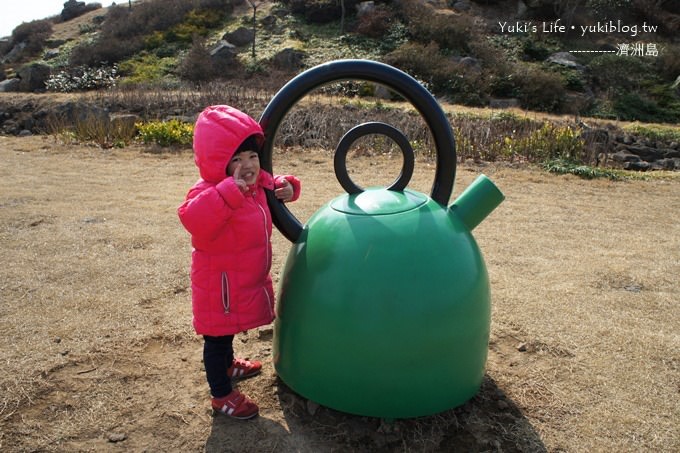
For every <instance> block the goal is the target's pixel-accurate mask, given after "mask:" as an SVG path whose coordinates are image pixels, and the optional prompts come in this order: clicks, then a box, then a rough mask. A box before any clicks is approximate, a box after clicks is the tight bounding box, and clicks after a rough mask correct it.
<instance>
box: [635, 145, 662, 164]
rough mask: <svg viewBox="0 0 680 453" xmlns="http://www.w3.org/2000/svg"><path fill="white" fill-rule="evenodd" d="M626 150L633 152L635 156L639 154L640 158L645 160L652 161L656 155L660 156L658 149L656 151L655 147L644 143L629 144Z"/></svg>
mask: <svg viewBox="0 0 680 453" xmlns="http://www.w3.org/2000/svg"><path fill="white" fill-rule="evenodd" d="M628 152H630V153H633V154H635V155H636V156H640V159H642V160H647V161H653V160H656V159H657V157H660V156H659V151H657V149H656V148H652V147H651V146H646V145H639V144H636V145H630V146H629V147H628Z"/></svg>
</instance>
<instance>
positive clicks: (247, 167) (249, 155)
mask: <svg viewBox="0 0 680 453" xmlns="http://www.w3.org/2000/svg"><path fill="white" fill-rule="evenodd" d="M259 174H260V157H259V156H258V155H257V153H256V152H255V151H243V152H241V153H237V154H234V157H232V158H231V160H230V161H229V164H228V165H227V176H233V177H234V179H242V180H244V181H245V182H246V184H248V185H252V184H255V182H257V177H258V175H259Z"/></svg>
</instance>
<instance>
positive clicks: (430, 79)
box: [385, 42, 486, 105]
mask: <svg viewBox="0 0 680 453" xmlns="http://www.w3.org/2000/svg"><path fill="white" fill-rule="evenodd" d="M385 62H386V63H388V64H391V65H393V66H396V67H398V68H399V69H401V70H403V71H405V72H407V73H409V74H411V75H412V76H414V77H416V78H418V79H420V80H422V81H424V82H426V85H427V87H428V89H430V90H432V91H433V92H435V93H437V94H440V95H445V96H448V97H449V98H450V100H451V101H452V102H459V103H463V104H467V105H481V104H483V103H484V100H485V94H484V93H485V91H486V90H485V88H484V81H483V80H482V76H481V74H480V73H478V72H475V71H467V70H465V69H464V68H461V67H460V65H459V64H458V63H456V62H455V61H453V59H451V57H448V56H446V55H444V54H442V53H441V52H440V51H439V46H438V45H437V44H436V43H434V42H431V43H430V44H428V45H426V46H424V45H422V44H419V43H413V42H408V43H406V44H403V45H402V46H400V47H399V48H397V49H396V50H395V51H394V52H391V53H389V54H388V55H386V57H385Z"/></svg>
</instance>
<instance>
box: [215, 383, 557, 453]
mask: <svg viewBox="0 0 680 453" xmlns="http://www.w3.org/2000/svg"><path fill="white" fill-rule="evenodd" d="M274 387H275V390H276V394H277V397H278V399H279V403H280V406H281V409H282V412H283V417H284V420H285V423H283V422H282V421H281V420H280V419H277V417H276V416H272V415H273V414H268V413H267V412H266V411H262V412H261V413H260V416H259V417H257V418H255V419H252V420H248V421H241V420H232V419H229V418H227V417H215V418H214V419H213V423H212V431H211V433H210V436H209V438H208V440H207V443H206V447H205V451H206V452H228V451H246V452H249V451H253V452H255V451H258V452H259V451H282V452H286V451H295V452H326V451H351V452H393V451H399V452H403V451H417V452H453V453H457V452H461V453H462V452H465V453H472V452H488V451H502V452H539V453H540V452H546V451H547V450H546V447H545V445H544V444H543V441H542V440H541V438H540V436H539V435H538V433H537V432H536V430H535V429H534V427H533V426H532V425H531V423H530V422H529V420H527V419H526V417H524V415H523V414H522V412H521V411H520V409H519V408H518V407H517V405H516V404H514V403H513V401H511V400H510V399H508V398H507V396H506V395H505V393H504V392H503V391H502V390H501V389H500V388H499V387H498V386H497V385H496V383H495V381H494V380H493V379H492V378H490V377H489V376H488V375H486V376H485V377H484V381H483V382H482V386H481V388H480V391H479V392H478V393H477V395H475V396H474V397H473V398H472V399H471V400H469V401H468V402H467V403H465V404H463V405H462V406H460V407H457V408H454V409H450V410H448V411H445V412H441V413H439V414H435V415H431V416H427V417H418V418H412V419H400V420H394V421H387V420H383V419H380V418H374V417H364V416H358V415H351V414H346V413H343V412H339V411H335V410H333V409H329V408H326V407H324V406H319V405H318V404H316V403H314V402H311V401H309V400H307V399H306V398H303V397H302V396H300V395H298V394H296V393H295V392H293V391H292V390H291V389H290V388H289V387H288V386H287V385H286V384H285V383H284V382H283V381H281V380H280V379H278V378H277V380H276V381H275V383H274Z"/></svg>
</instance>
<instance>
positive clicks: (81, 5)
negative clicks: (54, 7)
mask: <svg viewBox="0 0 680 453" xmlns="http://www.w3.org/2000/svg"><path fill="white" fill-rule="evenodd" d="M88 11H89V9H88V7H87V5H86V4H85V2H78V1H76V0H68V1H67V2H66V3H64V9H62V10H61V20H62V21H64V22H66V21H69V20H71V19H75V18H76V17H78V16H82V15H83V14H85V13H86V12H88Z"/></svg>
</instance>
